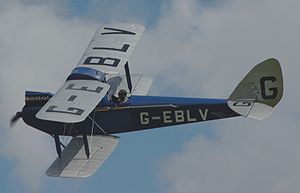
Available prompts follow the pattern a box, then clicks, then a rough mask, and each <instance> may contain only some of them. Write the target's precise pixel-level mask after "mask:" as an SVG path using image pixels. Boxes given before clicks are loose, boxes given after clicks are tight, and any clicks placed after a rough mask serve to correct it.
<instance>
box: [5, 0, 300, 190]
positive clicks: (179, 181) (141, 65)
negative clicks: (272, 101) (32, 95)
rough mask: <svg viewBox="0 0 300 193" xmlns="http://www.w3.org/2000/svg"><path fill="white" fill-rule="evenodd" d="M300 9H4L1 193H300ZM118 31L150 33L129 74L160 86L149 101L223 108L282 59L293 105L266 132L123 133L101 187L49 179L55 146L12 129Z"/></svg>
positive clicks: (276, 1)
mask: <svg viewBox="0 0 300 193" xmlns="http://www.w3.org/2000/svg"><path fill="white" fill-rule="evenodd" d="M299 6H300V4H299V2H297V1H294V0H287V1H284V2H282V1H280V0H253V1H239V0H228V1H227V0H225V1H219V0H216V1H209V0H205V1H199V0H198V1H197V0H165V1H158V0H153V1H146V0H142V1H139V0H132V1H121V0H116V1H109V0H101V1H97V0H88V1H83V0H74V1H71V0H66V1H60V0H54V1H45V0H24V1H21V0H20V1H19V0H14V1H9V0H2V1H1V0H0V58H1V60H2V62H1V67H2V70H1V71H0V87H1V88H2V90H3V91H4V92H1V94H0V106H1V109H5V111H4V110H1V112H0V121H1V124H0V125H1V130H0V134H1V137H0V169H1V176H0V191H1V192H12V193H13V192H20V190H22V192H46V193H47V192H65V191H68V192H74V193H76V192H111V193H114V192H122V193H124V192H128V193H129V192H130V193H132V192H145V193H148V192H149V193H153V192H158V193H159V192H161V193H168V192H172V193H177V192H178V193H185V192H188V193H194V192H195V193H196V192H197V193H199V192H203V193H204V192H205V193H212V192H224V193H229V192H244V193H252V192H272V193H277V192H283V191H284V192H287V193H289V192H291V193H292V192H297V191H298V190H299V188H300V187H299V184H300V181H299V179H300V176H299V175H300V171H299V169H298V168H300V167H299V163H300V155H299V151H298V149H299V147H300V143H299V137H300V132H299V129H298V125H299V122H298V121H297V117H298V116H299V112H298V109H297V108H295V107H297V106H299V105H300V104H299V100H298V97H297V96H298V95H299V94H300V93H298V90H295V89H294V88H298V85H297V83H298V82H299V81H300V74H299V72H300V69H299V65H298V51H297V50H298V47H299V44H300V42H299V37H298V36H299V33H300V27H299V26H300V25H295V24H297V23H299V21H298V20H299V19H298V18H299V17H300V15H299V11H298V7H299ZM266 10H268V11H267V12H266ZM254 13H255V14H254ZM116 21H122V22H137V23H141V24H143V25H145V26H146V31H145V33H144V35H143V36H142V38H141V40H140V42H139V44H138V46H137V47H136V50H135V52H134V54H133V55H132V58H131V59H130V65H131V70H132V71H134V72H139V73H141V72H142V73H144V74H148V75H152V76H154V78H155V81H154V83H153V86H152V89H151V93H150V94H153V95H172V96H193V97H217V98H219V97H221V98H224V97H225V98H226V97H227V96H228V95H229V94H230V93H231V91H232V90H233V89H234V87H235V85H236V84H237V83H238V82H239V81H240V80H241V79H242V78H243V76H244V75H245V74H246V73H247V72H248V71H249V70H250V69H251V68H252V67H253V66H254V65H255V64H257V63H259V62H261V61H262V60H264V59H267V58H269V57H276V58H277V59H278V60H279V61H280V62H281V63H282V68H283V72H284V81H285V94H284V99H283V101H282V102H281V103H280V104H279V105H278V107H277V108H276V111H275V112H274V114H273V116H272V117H270V118H269V119H267V120H264V121H263V122H257V121H252V120H246V119H243V118H241V119H231V120H226V121H225V120H223V121H222V120H221V121H216V122H207V123H203V124H191V125H186V126H174V127H169V128H163V129H156V130H149V131H142V132H136V133H126V134H121V135H120V137H121V139H120V143H119V145H118V147H117V148H116V150H115V151H114V152H113V154H112V155H111V157H110V158H109V159H108V160H107V162H105V164H104V165H103V166H102V167H101V168H100V169H99V170H98V172H97V173H96V174H95V175H93V176H92V177H89V178H87V179H83V180H72V179H57V178H49V177H47V176H45V175H44V171H45V170H46V169H47V167H48V166H49V164H50V163H51V162H52V161H53V160H54V159H55V157H56V154H55V149H54V144H53V140H52V139H51V138H50V137H48V136H47V135H45V134H43V133H40V132H38V131H36V130H34V129H32V128H30V127H27V126H26V125H25V124H24V123H23V122H22V121H20V122H19V124H18V125H17V126H16V127H15V128H14V129H13V130H9V129H8V120H9V118H10V116H11V115H12V114H13V113H14V112H15V111H17V110H19V109H20V108H21V107H22V105H23V101H24V96H23V95H24V91H25V90H40V91H51V92H55V91H56V90H57V89H58V88H59V87H60V85H61V84H62V83H63V81H64V80H65V77H66V76H67V75H68V74H69V73H70V71H71V70H72V68H73V67H74V66H75V65H76V62H77V61H78V59H79V58H80V56H81V54H82V53H83V51H84V49H85V47H86V45H87V43H88V41H89V40H90V39H91V37H92V35H93V33H94V32H95V30H96V28H97V27H98V26H99V25H101V24H103V23H111V22H116ZM16 77H17V78H16Z"/></svg>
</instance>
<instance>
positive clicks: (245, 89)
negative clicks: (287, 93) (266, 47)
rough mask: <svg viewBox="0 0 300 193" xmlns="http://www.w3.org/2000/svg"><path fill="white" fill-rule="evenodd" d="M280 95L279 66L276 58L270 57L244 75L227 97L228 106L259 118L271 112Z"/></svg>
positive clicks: (251, 116)
mask: <svg viewBox="0 0 300 193" xmlns="http://www.w3.org/2000/svg"><path fill="white" fill-rule="evenodd" d="M282 95H283V80H282V71H281V67H280V64H279V62H278V60H276V59H274V58H270V59H268V60H265V61H263V62H262V63H260V64H258V65H256V66H255V67H254V68H253V69H252V70H251V71H250V72H249V73H248V74H247V75H246V76H245V78H244V79H243V80H242V81H241V82H240V83H239V84H238V86H237V87H236V88H235V89H234V91H233V93H232V94H231V96H230V97H229V99H228V106H229V107H230V108H231V109H232V110H233V111H235V112H237V113H239V114H240V115H242V116H245V117H249V118H253V119H259V120H261V119H264V118H266V117H268V116H270V115H271V114H272V112H273V108H274V107H275V105H276V104H277V103H278V102H279V101H280V100H281V98H282Z"/></svg>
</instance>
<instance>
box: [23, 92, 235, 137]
mask: <svg viewBox="0 0 300 193" xmlns="http://www.w3.org/2000/svg"><path fill="white" fill-rule="evenodd" d="M51 96H52V95H51V94H50V93H36V92H27V93H26V104H25V106H24V107H23V109H22V118H23V120H24V122H25V123H26V124H28V125H30V126H32V127H34V128H36V129H38V130H41V131H43V132H46V133H49V134H51V135H54V134H56V135H70V136H76V135H81V134H83V133H85V134H91V133H92V134H94V135H104V134H115V133H122V132H131V131H140V130H145V129H153V128H160V127H167V126H172V125H179V124H187V123H195V122H202V121H209V120H214V119H222V118H229V117H235V116H239V115H238V114H237V113H235V112H234V111H232V110H231V109H230V108H229V107H228V105H227V100H226V99H201V98H181V97H161V96H130V97H129V98H128V99H127V100H126V101H125V102H122V103H115V102H113V101H111V100H108V98H107V97H104V98H103V99H102V100H101V102H100V103H99V104H98V105H97V106H96V108H95V109H94V111H93V112H92V113H91V114H90V115H89V117H88V118H87V119H86V120H85V121H83V122H80V123H73V124H70V123H68V124H66V123H60V122H53V121H44V120H39V119H37V118H36V117H35V115H36V113H37V112H38V111H39V110H40V109H41V107H42V106H43V105H44V104H45V103H46V102H47V101H48V100H49V98H51ZM92 120H94V121H92Z"/></svg>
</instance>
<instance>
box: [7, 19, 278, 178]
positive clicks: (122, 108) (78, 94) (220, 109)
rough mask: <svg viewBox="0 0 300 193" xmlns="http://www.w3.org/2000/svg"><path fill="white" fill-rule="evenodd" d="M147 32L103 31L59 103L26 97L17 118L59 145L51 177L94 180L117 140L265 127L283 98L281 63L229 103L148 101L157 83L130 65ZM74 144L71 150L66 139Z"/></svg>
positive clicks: (54, 98)
mask: <svg viewBox="0 0 300 193" xmlns="http://www.w3.org/2000/svg"><path fill="white" fill-rule="evenodd" d="M143 31H144V27H143V26H141V25H137V24H126V23H121V24H114V25H105V26H104V27H102V28H99V29H98V30H97V31H96V33H95V35H94V37H93V38H92V40H91V41H90V43H89V45H88V47H87V49H86V51H85V52H84V54H83V56H82V57H81V59H80V61H79V63H78V65H77V66H76V67H75V68H74V69H73V70H72V72H71V73H70V75H69V76H68V77H67V78H66V81H65V83H64V84H63V86H62V87H61V88H60V89H59V90H58V91H57V92H56V93H55V94H54V95H53V94H51V93H48V92H32V91H26V94H25V95H26V96H25V106H24V107H23V108H22V111H21V112H17V113H16V115H15V116H14V117H13V118H12V120H11V124H14V123H15V122H16V121H17V120H18V119H19V118H22V119H23V121H24V122H25V123H26V124H28V125H29V126H31V127H33V128H36V129H38V130H40V131H42V132H45V133H47V134H49V135H51V136H52V137H53V138H54V142H55V147H56V152H57V155H58V157H57V159H56V160H55V161H54V162H53V163H52V165H51V166H50V167H49V168H48V169H47V171H46V174H47V175H48V176H54V177H71V178H83V177H87V176H90V175H92V174H93V173H95V171H96V170H97V169H98V168H99V167H100V166H101V164H102V163H103V162H104V161H105V160H106V159H107V157H109V155H110V154H111V153H112V151H113V150H114V149H115V147H116V146H117V144H118V141H119V137H118V136H116V134H117V133H122V132H132V131H141V130H146V129H153V128H161V127H167V126H172V125H179V124H187V123H195V122H203V121H209V120H215V119H225V118H231V117H237V116H244V117H249V118H253V119H258V120H261V119H264V118H266V117H268V116H270V115H271V113H272V112H273V108H274V107H275V105H276V104H277V103H278V102H279V101H280V99H281V98H282V94H283V80H282V72H281V67H280V64H279V62H278V61H277V60H276V59H274V58H270V59H268V60H265V61H263V62H261V63H260V64H258V65H256V66H255V67H254V68H253V69H252V70H251V71H250V72H249V73H248V74H247V75H246V76H245V78H244V79H242V81H241V82H240V83H239V84H238V85H237V87H236V88H235V90H234V91H233V93H232V94H231V95H230V97H229V98H227V99H207V98H181V97H162V96H147V93H148V90H149V89H150V86H151V84H152V81H153V79H152V78H151V77H149V76H144V75H140V74H131V73H130V70H129V65H128V60H129V57H130V55H131V54H132V52H133V50H134V48H135V46H136V44H137V42H138V40H139V39H140V37H141V35H142V33H143ZM64 136H70V138H71V140H70V141H69V143H68V144H63V143H62V142H61V138H62V137H64Z"/></svg>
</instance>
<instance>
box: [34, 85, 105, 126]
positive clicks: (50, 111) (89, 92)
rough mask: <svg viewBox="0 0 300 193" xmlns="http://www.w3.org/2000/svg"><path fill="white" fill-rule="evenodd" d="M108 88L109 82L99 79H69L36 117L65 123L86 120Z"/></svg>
mask: <svg viewBox="0 0 300 193" xmlns="http://www.w3.org/2000/svg"><path fill="white" fill-rule="evenodd" d="M108 89H109V85H108V84H105V83H102V82H100V81H98V80H68V81H67V82H66V83H65V84H64V85H63V86H62V87H61V88H60V89H59V90H58V92H57V93H56V94H55V95H54V96H53V97H52V98H50V100H49V101H48V102H47V103H46V104H45V105H44V106H43V107H42V108H41V110H40V111H39V112H38V113H37V114H36V117H37V118H38V119H43V120H49V121H57V122H64V123H76V122H81V121H84V120H85V118H86V117H87V116H88V115H89V114H90V113H91V112H92V110H93V109H94V108H95V106H96V105H97V104H98V103H99V101H100V100H101V99H102V98H103V97H104V96H105V95H106V93H107V91H108Z"/></svg>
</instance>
